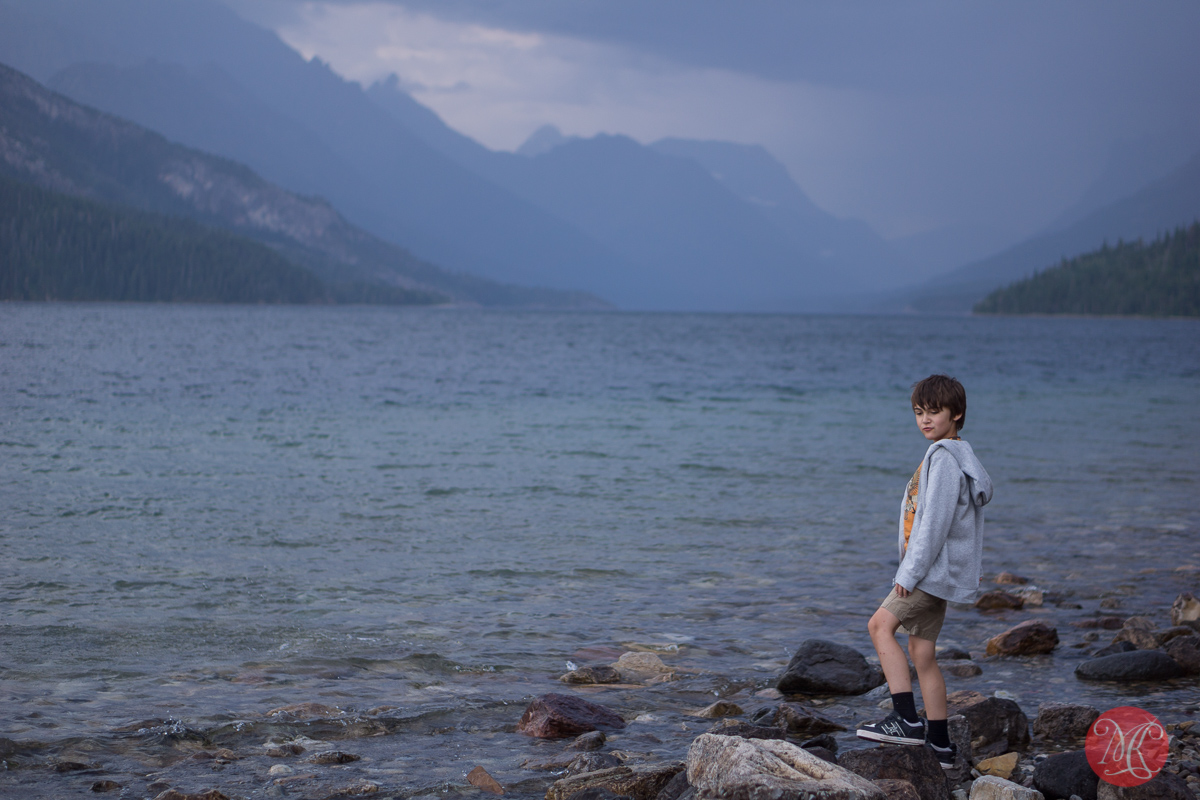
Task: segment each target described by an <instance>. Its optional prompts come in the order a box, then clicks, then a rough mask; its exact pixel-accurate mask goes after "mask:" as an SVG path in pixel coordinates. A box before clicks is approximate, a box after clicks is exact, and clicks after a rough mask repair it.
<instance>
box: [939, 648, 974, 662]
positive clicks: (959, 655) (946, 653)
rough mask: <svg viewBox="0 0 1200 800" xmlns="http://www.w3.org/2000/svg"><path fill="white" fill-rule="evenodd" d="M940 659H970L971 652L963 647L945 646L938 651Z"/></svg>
mask: <svg viewBox="0 0 1200 800" xmlns="http://www.w3.org/2000/svg"><path fill="white" fill-rule="evenodd" d="M937 660H938V661H970V660H971V654H970V653H969V652H967V651H966V650H964V649H962V648H961V647H945V648H942V649H941V650H939V651H938V653H937Z"/></svg>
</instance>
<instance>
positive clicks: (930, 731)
mask: <svg viewBox="0 0 1200 800" xmlns="http://www.w3.org/2000/svg"><path fill="white" fill-rule="evenodd" d="M926 722H927V723H928V724H927V725H926V726H925V731H926V733H925V738H926V739H928V740H929V743H930V744H931V745H933V746H934V747H940V748H942V749H943V750H945V749H946V748H947V747H949V746H950V723H948V722H947V721H946V720H944V719H931V720H926Z"/></svg>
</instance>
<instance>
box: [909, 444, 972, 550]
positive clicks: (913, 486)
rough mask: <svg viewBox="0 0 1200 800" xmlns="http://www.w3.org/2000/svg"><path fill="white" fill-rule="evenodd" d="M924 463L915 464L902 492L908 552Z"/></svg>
mask: <svg viewBox="0 0 1200 800" xmlns="http://www.w3.org/2000/svg"><path fill="white" fill-rule="evenodd" d="M950 438H951V439H959V438H961V437H959V436H951V437H950ZM924 463H925V462H924V461H922V462H921V463H920V464H917V471H916V472H914V473H913V476H912V477H911V478H909V480H908V488H907V489H905V490H904V549H905V550H906V551H907V550H908V537H910V536H912V525H913V517H915V516H916V515H917V495H918V494H920V493H921V466H922V465H923V464H924Z"/></svg>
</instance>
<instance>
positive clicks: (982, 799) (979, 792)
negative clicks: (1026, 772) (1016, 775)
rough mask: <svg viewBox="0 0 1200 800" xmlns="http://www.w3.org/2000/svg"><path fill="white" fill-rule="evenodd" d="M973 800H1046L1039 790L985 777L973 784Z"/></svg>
mask: <svg viewBox="0 0 1200 800" xmlns="http://www.w3.org/2000/svg"><path fill="white" fill-rule="evenodd" d="M971 800H1045V796H1044V795H1043V794H1042V793H1041V792H1039V791H1038V790H1037V789H1028V788H1026V787H1024V786H1022V785H1021V784H1019V783H1013V782H1012V781H1006V780H1004V779H1003V778H997V777H995V776H992V775H985V776H983V777H982V778H977V779H976V780H975V782H974V783H972V784H971Z"/></svg>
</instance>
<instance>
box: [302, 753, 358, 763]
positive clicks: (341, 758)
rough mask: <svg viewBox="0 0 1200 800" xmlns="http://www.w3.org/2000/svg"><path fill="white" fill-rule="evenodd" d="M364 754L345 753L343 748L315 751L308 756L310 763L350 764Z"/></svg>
mask: <svg viewBox="0 0 1200 800" xmlns="http://www.w3.org/2000/svg"><path fill="white" fill-rule="evenodd" d="M361 758H362V756H356V755H354V754H353V753H344V752H342V751H341V750H330V751H328V752H325V753H314V754H313V755H311V756H309V757H308V763H310V764H349V763H351V762H353V761H358V760H360V759H361Z"/></svg>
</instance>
